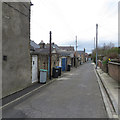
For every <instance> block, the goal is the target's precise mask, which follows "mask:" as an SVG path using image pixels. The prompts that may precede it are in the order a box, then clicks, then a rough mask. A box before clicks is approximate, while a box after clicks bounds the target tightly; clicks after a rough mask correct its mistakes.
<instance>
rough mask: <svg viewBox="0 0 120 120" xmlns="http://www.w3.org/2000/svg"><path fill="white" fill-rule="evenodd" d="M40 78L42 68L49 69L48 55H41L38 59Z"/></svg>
mask: <svg viewBox="0 0 120 120" xmlns="http://www.w3.org/2000/svg"><path fill="white" fill-rule="evenodd" d="M38 65H39V67H38V78H40V69H45V70H48V55H39V60H38ZM47 78H48V72H47Z"/></svg>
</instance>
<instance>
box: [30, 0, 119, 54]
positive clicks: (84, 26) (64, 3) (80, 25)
mask: <svg viewBox="0 0 120 120" xmlns="http://www.w3.org/2000/svg"><path fill="white" fill-rule="evenodd" d="M31 1H32V3H33V4H34V5H33V6H31V40H33V41H35V42H36V43H40V42H41V40H43V41H44V42H45V43H49V32H50V31H52V42H54V43H56V44H57V45H60V46H61V45H64V46H69V45H71V46H74V47H75V44H76V43H75V40H76V36H77V42H78V44H77V45H78V50H83V49H84V48H86V52H88V53H90V52H91V51H92V50H93V49H94V37H95V36H96V24H98V46H103V44H104V43H106V44H108V43H110V42H112V43H114V44H115V46H118V2H119V0H31Z"/></svg>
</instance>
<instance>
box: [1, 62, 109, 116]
mask: <svg viewBox="0 0 120 120" xmlns="http://www.w3.org/2000/svg"><path fill="white" fill-rule="evenodd" d="M3 118H107V113H106V110H105V107H104V103H103V99H102V96H101V93H100V89H99V85H98V83H97V77H96V74H95V72H94V66H93V64H92V63H91V62H88V63H85V64H83V65H81V66H79V67H78V68H73V70H72V71H71V72H66V73H65V76H64V77H61V78H58V79H57V80H56V81H54V82H53V83H51V84H49V85H47V86H45V87H43V88H41V89H39V90H38V91H36V92H34V93H32V94H31V95H29V96H27V97H25V98H24V99H21V100H19V101H17V102H16V103H14V104H11V105H9V106H7V107H5V108H4V109H3Z"/></svg>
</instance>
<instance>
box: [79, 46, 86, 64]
mask: <svg viewBox="0 0 120 120" xmlns="http://www.w3.org/2000/svg"><path fill="white" fill-rule="evenodd" d="M77 52H78V53H79V55H80V60H81V63H84V62H85V61H86V58H85V48H84V51H77Z"/></svg>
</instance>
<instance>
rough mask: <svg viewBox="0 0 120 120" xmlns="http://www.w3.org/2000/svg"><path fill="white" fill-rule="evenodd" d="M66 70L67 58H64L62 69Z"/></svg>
mask: <svg viewBox="0 0 120 120" xmlns="http://www.w3.org/2000/svg"><path fill="white" fill-rule="evenodd" d="M65 70H66V58H62V71H65Z"/></svg>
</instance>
